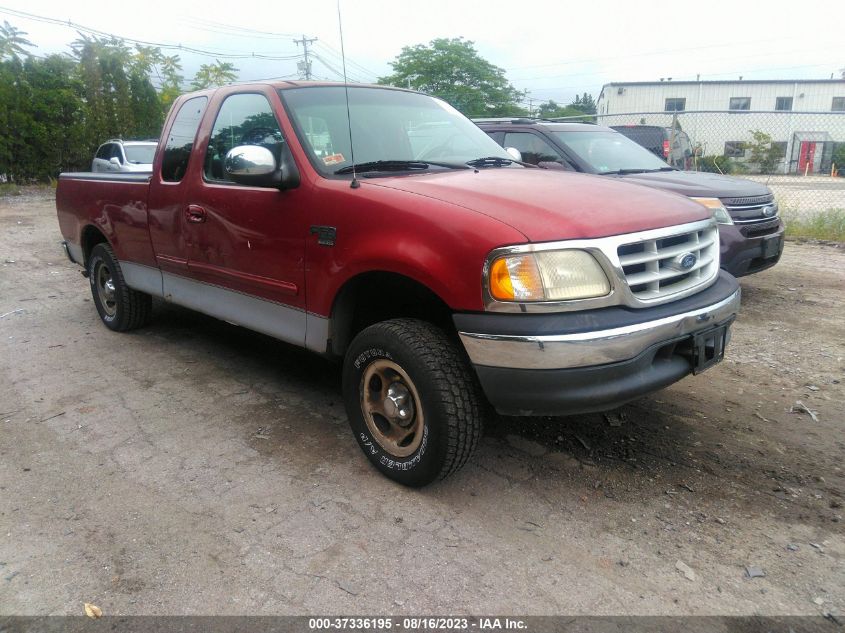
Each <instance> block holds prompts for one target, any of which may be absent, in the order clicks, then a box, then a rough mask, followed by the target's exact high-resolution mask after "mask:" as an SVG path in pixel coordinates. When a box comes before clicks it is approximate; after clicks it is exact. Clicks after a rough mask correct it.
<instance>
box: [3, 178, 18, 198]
mask: <svg viewBox="0 0 845 633" xmlns="http://www.w3.org/2000/svg"><path fill="white" fill-rule="evenodd" d="M21 193H23V192H22V191H21V188H20V187H19V186H18V185H16V184H15V183H13V182H3V183H0V198H3V197H5V196H19V195H21Z"/></svg>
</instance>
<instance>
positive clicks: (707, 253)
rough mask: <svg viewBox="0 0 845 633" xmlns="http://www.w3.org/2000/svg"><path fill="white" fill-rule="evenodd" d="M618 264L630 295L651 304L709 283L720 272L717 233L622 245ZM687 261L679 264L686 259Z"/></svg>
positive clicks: (713, 229) (709, 228)
mask: <svg viewBox="0 0 845 633" xmlns="http://www.w3.org/2000/svg"><path fill="white" fill-rule="evenodd" d="M617 254H618V256H619V263H620V265H621V266H622V271H623V272H624V274H625V281H626V282H627V283H628V287H629V289H630V291H631V294H633V295H634V297H636V298H637V299H639V300H640V301H652V300H656V299H662V298H664V297H669V296H671V295H673V294H676V293H678V292H683V291H685V290H690V289H691V288H695V287H696V286H700V285H704V284H706V283H707V282H709V281H711V280H712V279H713V278H714V277H715V276H716V274H717V273H718V271H719V229H718V228H717V227H716V226H706V227H704V228H701V229H698V230H694V231H689V232H682V233H675V234H672V233H671V231H670V230H667V234H666V235H662V236H656V237H654V238H653V239H646V240H641V241H638V242H633V243H629V244H622V245H621V246H619V247H618V249H617ZM690 254H691V255H692V256H693V258H689V257H687V258H686V259H687V261H686V262H684V264H689V262H690V261H692V262H693V263H692V264H691V265H687V266H686V267H684V265H682V264H681V259H683V258H684V256H685V255H690Z"/></svg>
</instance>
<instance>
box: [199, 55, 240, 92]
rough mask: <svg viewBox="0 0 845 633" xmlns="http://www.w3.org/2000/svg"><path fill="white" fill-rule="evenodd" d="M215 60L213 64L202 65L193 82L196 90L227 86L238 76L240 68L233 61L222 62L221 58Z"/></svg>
mask: <svg viewBox="0 0 845 633" xmlns="http://www.w3.org/2000/svg"><path fill="white" fill-rule="evenodd" d="M214 61H215V63H213V64H203V65H202V66H200V69H199V70H198V71H197V74H196V75H194V81H193V82H192V83H191V87H192V88H193V89H194V90H204V89H205V88H217V87H219V86H225V85H226V84H229V83H232V82H233V81H235V80H236V79H237V78H238V69H237V68H235V66H234V65H233V64H232V63H231V62H221V61H220V60H219V59H216V60H214Z"/></svg>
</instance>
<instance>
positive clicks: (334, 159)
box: [323, 154, 346, 165]
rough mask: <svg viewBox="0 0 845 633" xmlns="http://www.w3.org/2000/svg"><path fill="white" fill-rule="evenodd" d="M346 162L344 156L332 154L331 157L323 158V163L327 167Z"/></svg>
mask: <svg viewBox="0 0 845 633" xmlns="http://www.w3.org/2000/svg"><path fill="white" fill-rule="evenodd" d="M343 162H346V159H345V158H344V157H343V154H332V155H331V156H323V163H324V164H325V165H337V164H338V163H343Z"/></svg>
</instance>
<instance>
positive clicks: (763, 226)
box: [740, 218, 780, 237]
mask: <svg viewBox="0 0 845 633" xmlns="http://www.w3.org/2000/svg"><path fill="white" fill-rule="evenodd" d="M779 228H780V220H779V219H778V218H774V219H772V220H761V221H760V222H757V223H754V224H745V225H743V226H742V227H740V231H741V232H742V234H743V235H744V236H745V237H761V236H763V235H769V234H770V233H777V231H778V229H779Z"/></svg>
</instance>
